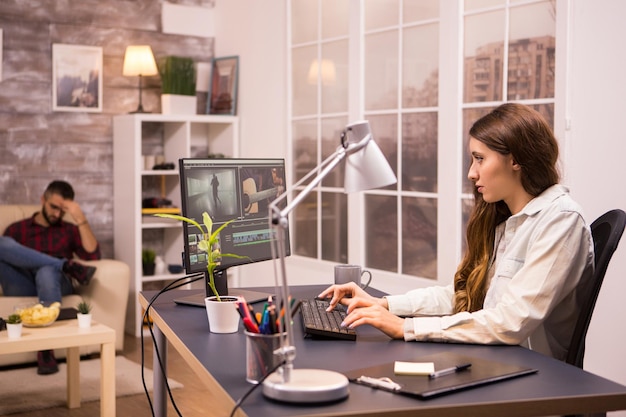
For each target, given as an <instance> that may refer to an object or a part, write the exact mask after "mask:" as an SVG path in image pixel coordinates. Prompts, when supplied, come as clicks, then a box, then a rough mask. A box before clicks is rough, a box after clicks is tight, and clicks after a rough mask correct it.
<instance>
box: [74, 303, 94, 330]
mask: <svg viewBox="0 0 626 417" xmlns="http://www.w3.org/2000/svg"><path fill="white" fill-rule="evenodd" d="M76 310H78V312H77V313H76V318H77V319H78V327H80V328H83V329H85V328H88V327H91V304H89V303H88V302H86V301H85V300H83V301H81V302H80V303H78V305H77V306H76Z"/></svg>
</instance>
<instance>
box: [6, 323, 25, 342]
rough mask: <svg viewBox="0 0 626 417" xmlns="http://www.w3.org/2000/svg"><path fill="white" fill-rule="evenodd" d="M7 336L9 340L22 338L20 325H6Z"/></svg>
mask: <svg viewBox="0 0 626 417" xmlns="http://www.w3.org/2000/svg"><path fill="white" fill-rule="evenodd" d="M7 335H8V337H9V339H19V338H20V337H22V323H7Z"/></svg>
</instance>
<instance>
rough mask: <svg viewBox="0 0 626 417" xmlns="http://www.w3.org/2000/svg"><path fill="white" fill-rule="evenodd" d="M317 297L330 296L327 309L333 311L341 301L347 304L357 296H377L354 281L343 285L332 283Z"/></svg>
mask: <svg viewBox="0 0 626 417" xmlns="http://www.w3.org/2000/svg"><path fill="white" fill-rule="evenodd" d="M317 298H330V301H329V303H330V305H329V306H328V310H327V311H332V310H333V309H334V308H335V307H336V306H337V304H339V303H341V304H343V305H346V306H347V305H349V304H350V301H352V300H353V299H356V298H365V299H371V300H376V298H375V297H372V296H371V295H369V294H368V293H366V292H365V291H364V290H363V289H361V287H359V286H358V285H356V284H355V283H354V282H349V283H347V284H341V285H336V284H335V285H331V286H330V287H328V288H326V289H325V290H324V291H322V292H321V293H320V295H318V296H317Z"/></svg>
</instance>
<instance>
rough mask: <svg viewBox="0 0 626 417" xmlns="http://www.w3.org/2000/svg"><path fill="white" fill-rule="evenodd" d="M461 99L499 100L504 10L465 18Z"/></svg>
mask: <svg viewBox="0 0 626 417" xmlns="http://www.w3.org/2000/svg"><path fill="white" fill-rule="evenodd" d="M464 39H465V47H464V49H465V60H464V61H465V68H464V70H463V72H464V77H465V82H464V94H463V97H464V101H465V102H466V103H469V102H477V101H500V100H502V76H503V74H502V71H503V65H504V11H498V12H492V13H484V14H478V15H473V16H468V17H466V18H465V38H464Z"/></svg>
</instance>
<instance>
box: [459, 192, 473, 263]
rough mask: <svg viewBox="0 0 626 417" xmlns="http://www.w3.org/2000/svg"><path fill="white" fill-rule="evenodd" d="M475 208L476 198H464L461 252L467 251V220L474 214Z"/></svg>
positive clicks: (462, 202)
mask: <svg viewBox="0 0 626 417" xmlns="http://www.w3.org/2000/svg"><path fill="white" fill-rule="evenodd" d="M473 208H474V198H473V197H472V198H464V199H462V200H461V211H462V213H463V214H462V215H461V216H462V220H461V221H462V233H461V236H462V238H461V253H465V251H467V239H466V238H465V236H466V235H467V222H468V221H469V217H470V214H472V209H473Z"/></svg>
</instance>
